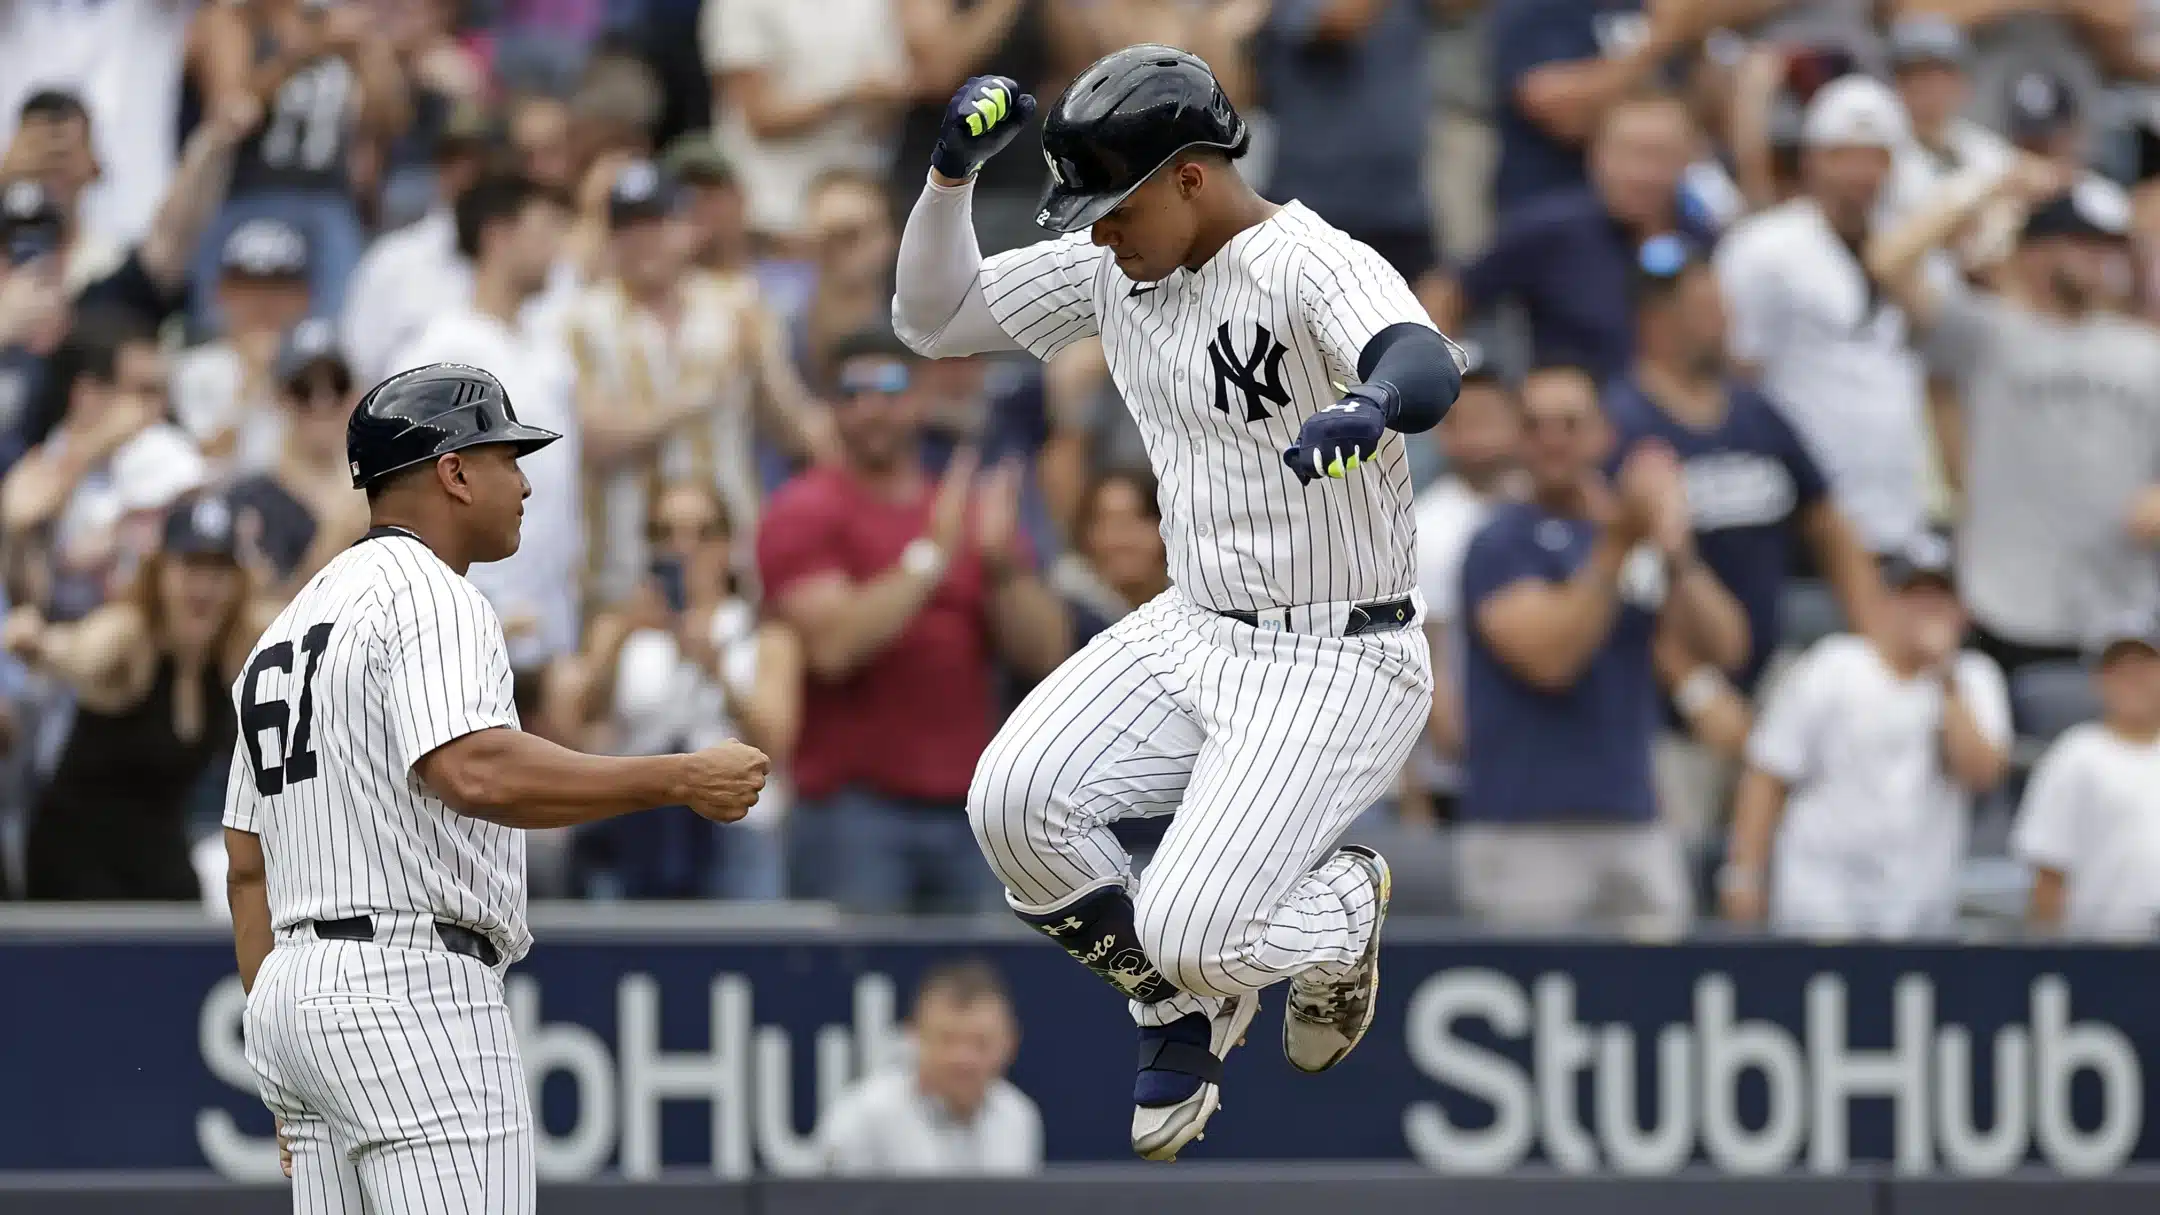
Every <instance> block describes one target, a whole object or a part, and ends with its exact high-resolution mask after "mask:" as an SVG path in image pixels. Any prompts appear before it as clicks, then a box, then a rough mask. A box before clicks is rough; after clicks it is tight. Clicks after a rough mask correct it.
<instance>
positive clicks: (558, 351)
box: [394, 305, 585, 670]
mask: <svg viewBox="0 0 2160 1215" xmlns="http://www.w3.org/2000/svg"><path fill="white" fill-rule="evenodd" d="M394 362H395V364H396V366H395V368H394V370H405V369H407V368H412V367H421V366H425V365H427V364H429V363H466V364H470V365H471V366H474V367H478V368H480V369H481V370H483V371H487V372H492V373H493V374H494V376H495V378H496V379H498V380H501V381H502V384H503V388H504V390H505V391H507V392H508V393H509V394H510V407H511V408H512V409H514V410H516V411H517V415H518V420H519V421H521V422H524V423H527V424H528V425H532V426H541V427H545V428H547V429H549V430H552V431H556V432H558V433H560V434H561V435H562V436H563V437H562V438H561V439H560V440H558V441H556V442H554V443H551V444H549V445H548V446H546V447H543V448H541V449H540V450H539V451H536V452H534V453H533V454H531V455H529V456H526V457H524V458H523V459H521V460H519V461H518V467H520V468H522V469H524V470H525V479H526V480H527V481H530V482H531V483H532V497H530V498H527V499H526V500H525V524H524V528H523V530H522V532H521V538H520V540H519V542H518V551H517V552H516V553H514V554H512V555H511V557H510V559H509V560H507V561H497V562H493V563H491V564H488V565H476V566H474V567H472V569H471V570H469V571H468V572H467V573H466V577H467V578H469V579H471V581H472V584H473V585H474V586H477V587H479V588H480V592H481V593H482V594H484V595H486V596H487V597H488V601H489V602H490V603H492V604H494V605H495V611H496V614H498V615H500V616H501V617H502V621H503V632H504V635H505V636H506V637H507V638H508V640H509V646H510V661H511V665H512V666H514V667H516V668H518V669H520V670H525V669H529V668H532V667H534V666H538V665H540V664H541V663H543V662H545V661H546V660H547V659H550V658H555V657H558V656H560V655H564V654H568V653H571V652H572V651H574V650H576V649H577V647H578V644H579V642H580V640H581V638H580V637H579V635H578V571H579V569H580V568H581V567H582V563H583V561H584V556H585V527H584V512H583V510H582V509H581V502H580V496H581V495H580V493H579V486H578V467H579V464H578V425H577V406H576V402H575V401H574V400H573V399H572V395H571V394H572V390H573V387H574V383H575V381H574V377H573V375H572V373H571V370H570V357H569V355H567V354H566V353H564V351H563V346H562V342H561V341H560V340H559V339H557V338H555V337H554V336H553V335H549V334H539V333H535V332H534V331H533V326H532V325H531V324H530V323H523V324H520V325H519V326H517V327H515V328H513V327H511V326H509V325H506V324H504V323H503V322H502V321H501V320H499V319H497V318H495V317H492V316H488V315H486V314H484V313H481V312H477V311H475V310H473V309H472V308H471V307H469V306H464V305H460V306H458V307H455V308H453V309H451V310H450V311H447V312H444V313H443V314H441V315H440V316H437V317H436V318H435V319H434V320H433V321H431V322H429V324H428V327H427V329H426V330H425V331H423V332H422V333H421V335H420V340H419V341H418V342H416V343H414V345H413V346H412V348H411V349H409V350H407V351H406V352H405V354H404V355H403V356H402V357H401V358H399V359H396V360H394Z"/></svg>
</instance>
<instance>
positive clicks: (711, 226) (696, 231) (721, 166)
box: [660, 131, 757, 275]
mask: <svg viewBox="0 0 2160 1215" xmlns="http://www.w3.org/2000/svg"><path fill="white" fill-rule="evenodd" d="M660 168H661V170H662V171H663V172H665V173H666V174H667V175H668V176H669V177H672V178H674V179H675V182H676V184H677V185H679V186H680V187H681V188H682V192H683V195H684V199H683V214H684V215H685V216H686V217H687V218H688V219H689V221H690V230H691V234H692V244H691V248H692V250H693V252H692V254H691V261H692V262H694V263H695V264H696V265H697V267H698V268H699V269H701V270H705V271H707V272H709V273H712V274H721V275H729V274H749V273H751V272H752V271H754V270H755V268H756V263H757V257H756V251H755V250H754V249H753V248H752V245H751V241H750V224H749V221H748V219H747V218H746V217H745V215H744V213H743V190H742V182H741V180H740V179H738V178H737V177H736V176H735V166H734V165H731V164H729V163H728V159H727V157H725V156H723V155H721V154H720V148H719V146H718V145H717V144H715V143H713V137H712V132H710V131H692V132H690V133H689V134H688V135H684V136H682V137H681V138H679V139H677V140H675V142H673V143H671V144H669V145H668V146H667V148H666V150H664V151H663V152H662V153H661V156H660Z"/></svg>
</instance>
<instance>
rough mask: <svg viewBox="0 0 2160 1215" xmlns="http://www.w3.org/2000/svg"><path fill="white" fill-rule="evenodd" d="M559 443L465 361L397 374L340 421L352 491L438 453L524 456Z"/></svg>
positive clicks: (499, 383) (489, 378)
mask: <svg viewBox="0 0 2160 1215" xmlns="http://www.w3.org/2000/svg"><path fill="white" fill-rule="evenodd" d="M560 438H562V436H561V435H559V434H556V433H555V432H554V431H552V430H542V429H541V428H540V427H538V426H527V425H526V424H525V423H523V422H520V421H518V417H517V411H516V410H515V409H512V408H511V407H510V394H509V393H507V392H505V391H503V386H502V381H500V380H498V379H496V378H495V377H494V376H492V375H489V374H488V373H487V372H485V371H482V370H480V369H479V368H478V367H467V366H466V365H465V364H463V363H435V364H431V365H429V366H426V367H416V368H414V369H413V370H411V371H401V372H399V373H398V374H396V375H394V376H391V377H390V378H389V379H387V380H384V381H383V382H382V383H380V384H377V385H376V386H375V387H373V388H371V389H369V390H368V394H367V395H366V396H364V397H362V398H360V404H359V406H358V407H357V408H355V409H354V410H353V414H352V420H351V421H349V422H347V423H346V424H345V461H346V463H347V465H349V466H350V468H351V470H352V483H353V488H354V489H365V488H366V487H367V486H368V485H369V483H371V482H374V481H380V480H381V479H383V478H384V477H387V476H389V475H390V474H391V473H394V472H397V471H398V470H399V469H404V468H411V467H412V466H413V465H415V464H424V463H426V462H427V461H429V460H432V459H434V458H435V457H437V456H442V455H448V454H449V453H451V452H453V451H462V450H464V449H465V448H468V447H478V446H480V445H481V444H483V443H509V444H511V445H513V446H515V447H516V448H517V453H518V454H519V455H521V456H523V455H528V454H530V453H532V452H536V451H538V450H540V449H541V448H543V447H546V446H547V445H548V444H550V443H553V442H554V441H555V440H557V439H560Z"/></svg>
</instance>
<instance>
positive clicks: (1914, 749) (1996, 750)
mask: <svg viewBox="0 0 2160 1215" xmlns="http://www.w3.org/2000/svg"><path fill="white" fill-rule="evenodd" d="M1883 581H1884V583H1885V584H1886V585H1888V586H1889V587H1890V589H1891V591H1892V592H1893V593H1892V594H1891V596H1890V598H1889V600H1888V604H1887V608H1886V610H1885V611H1884V612H1883V613H1882V617H1881V626H1880V627H1879V628H1878V630H1877V631H1876V632H1874V633H1873V634H1868V635H1858V634H1846V633H1841V634H1837V635H1834V636H1830V637H1825V638H1824V639H1822V640H1821V641H1818V642H1816V643H1815V645H1813V646H1812V647H1810V648H1809V650H1808V651H1807V653H1806V654H1805V655H1803V656H1802V657H1801V658H1800V660H1799V661H1798V662H1797V663H1795V664H1794V666H1793V668H1792V670H1791V671H1789V672H1787V673H1786V675H1785V676H1784V677H1783V678H1782V679H1780V680H1779V681H1778V684H1777V686H1776V687H1775V688H1773V689H1771V691H1770V694H1769V697H1768V699H1767V701H1766V703H1765V704H1764V706H1763V712H1762V718H1761V720H1760V721H1759V722H1757V723H1756V726H1755V731H1754V734H1753V736H1752V737H1750V738H1749V740H1748V764H1747V770H1746V771H1745V772H1744V773H1743V774H1742V775H1741V777H1740V789H1739V792H1738V794H1737V795H1736V797H1735V801H1734V807H1733V825H1732V842H1731V846H1730V850H1729V853H1728V859H1727V861H1726V864H1725V869H1724V871H1723V872H1722V873H1721V874H1720V875H1719V879H1718V888H1719V897H1720V900H1721V901H1722V902H1723V904H1724V909H1725V914H1726V916H1727V917H1729V918H1731V919H1734V920H1739V921H1742V922H1755V921H1760V920H1762V919H1763V918H1764V917H1765V915H1766V914H1767V916H1768V920H1769V924H1770V927H1771V928H1772V929H1774V930H1776V931H1778V932H1781V933H1788V934H1793V935H1804V936H1831V937H1846V936H1869V937H1909V936H1916V935H1924V934H1931V933H1940V932H1944V931H1947V930H1948V929H1949V928H1950V927H1951V926H1952V924H1953V922H1954V921H1955V918H1956V913H1957V893H1958V874H1959V869H1960V866H1961V865H1962V864H1963V862H1964V859H1965V838H1966V823H1967V820H1968V819H1969V817H1970V815H1971V812H1972V799H1973V797H1974V796H1976V795H1978V794H1984V793H1986V792H1988V791H1989V790H1991V789H1993V788H1994V787H1995V786H1996V784H1997V783H1999V782H2000V781H2001V780H2002V778H2003V774H2004V772H2005V771H2006V770H2007V768H2008V765H2009V755H2010V701H2009V694H2008V692H2007V691H2006V690H2005V688H2004V685H2003V676H2002V671H2001V670H2000V669H1998V668H1997V667H1996V666H1995V664H1994V663H1993V662H1992V661H1990V660H1989V659H1988V657H1987V656H1986V655H1984V654H1980V653H1977V652H1974V651H1970V650H1967V651H1964V652H1962V653H1961V652H1960V651H1959V649H1958V645H1959V640H1960V638H1962V637H1963V636H1964V632H1965V612H1964V609H1963V608H1961V607H1959V606H1958V601H1957V596H1956V593H1955V592H1954V590H1953V589H1952V588H1953V585H1954V578H1953V576H1952V573H1951V565H1950V550H1949V545H1948V544H1947V543H1946V542H1944V541H1943V540H1942V539H1941V538H1940V537H1938V536H1935V535H1932V534H1925V533H1924V534H1923V535H1922V536H1921V537H1920V538H1919V539H1918V540H1916V541H1915V542H1914V543H1913V544H1912V546H1911V548H1910V551H1909V552H1908V553H1907V554H1906V555H1904V556H1894V557H1890V558H1888V559H1886V560H1885V561H1884V563H1883ZM1773 841H1774V842H1773ZM1766 881H1767V883H1768V889H1767V891H1766V890H1765V889H1764V885H1765V882H1766Z"/></svg>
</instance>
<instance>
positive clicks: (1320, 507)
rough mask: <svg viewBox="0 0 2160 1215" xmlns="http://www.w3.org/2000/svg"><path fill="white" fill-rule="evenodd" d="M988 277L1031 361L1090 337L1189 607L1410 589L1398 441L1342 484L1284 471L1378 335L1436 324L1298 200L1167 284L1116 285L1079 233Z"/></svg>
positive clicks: (990, 269) (1406, 495)
mask: <svg viewBox="0 0 2160 1215" xmlns="http://www.w3.org/2000/svg"><path fill="white" fill-rule="evenodd" d="M981 282H982V289H983V298H984V299H985V300H986V301H987V302H988V303H989V305H990V311H991V313H992V314H993V315H995V316H996V317H997V319H998V323H999V324H1000V325H1002V326H1003V327H1004V329H1005V332H1006V334H1007V335H1008V336H1010V337H1011V338H1012V339H1013V341H1015V342H1017V343H1018V344H1019V345H1021V346H1023V347H1025V348H1026V349H1027V350H1028V351H1029V352H1030V353H1032V354H1034V355H1035V356H1036V357H1038V358H1043V359H1047V358H1049V357H1051V356H1052V355H1054V354H1056V353H1057V352H1058V351H1060V350H1063V349H1064V348H1065V347H1067V346H1069V345H1071V344H1072V343H1073V342H1076V341H1078V340H1080V339H1081V338H1085V337H1089V336H1091V335H1097V334H1099V335H1100V336H1101V338H1102V344H1103V354H1104V356H1105V357H1106V358H1107V359H1108V361H1109V365H1110V376H1111V378H1112V380H1114V381H1115V382H1116V384H1117V387H1118V391H1119V393H1120V394H1121V395H1122V396H1123V397H1124V398H1125V405H1126V408H1128V409H1130V410H1131V411H1132V414H1133V417H1134V419H1135V420H1136V421H1137V422H1138V423H1139V427H1140V435H1141V438H1142V439H1143V441H1145V443H1146V444H1147V451H1148V461H1149V463H1150V464H1152V465H1153V466H1154V471H1155V477H1156V480H1157V481H1159V482H1160V483H1161V487H1162V492H1161V506H1162V516H1163V518H1162V533H1163V542H1164V545H1165V547H1166V548H1167V549H1168V550H1169V558H1170V578H1171V581H1173V582H1175V583H1176V584H1177V585H1178V586H1179V587H1181V588H1183V590H1184V591H1185V594H1186V595H1187V596H1188V597H1189V598H1190V599H1191V600H1192V601H1193V602H1194V603H1196V604H1198V605H1200V606H1201V607H1204V608H1207V609H1209V610H1212V611H1230V610H1236V609H1257V608H1268V607H1291V606H1296V605H1300V604H1310V603H1334V602H1342V601H1361V600H1371V599H1380V598H1385V597H1388V596H1393V595H1401V594H1407V593H1409V591H1410V590H1411V588H1412V587H1413V586H1414V585H1415V584H1416V581H1417V562H1416V559H1415V556H1414V548H1415V530H1414V528H1415V525H1414V524H1413V522H1412V517H1411V510H1410V498H1411V490H1410V469H1409V462H1408V459H1407V457H1406V455H1405V453H1404V450H1403V442H1402V436H1401V435H1399V434H1396V433H1395V432H1394V431H1389V432H1387V435H1386V437H1385V438H1384V439H1383V440H1382V442H1381V445H1380V452H1379V455H1378V456H1377V457H1376V458H1375V459H1374V460H1373V462H1372V463H1371V464H1369V465H1367V466H1366V467H1364V468H1362V469H1360V470H1359V471H1357V472H1356V473H1355V474H1353V475H1351V476H1349V477H1347V478H1344V479H1342V480H1327V479H1322V480H1321V481H1318V482H1316V483H1314V484H1312V485H1300V484H1299V483H1298V479H1297V477H1296V475H1295V474H1293V473H1292V472H1291V471H1290V469H1289V468H1288V467H1286V466H1285V465H1284V464H1283V459H1282V453H1283V449H1284V448H1286V447H1288V446H1290V445H1291V444H1292V443H1293V442H1295V441H1296V439H1297V433H1298V426H1299V424H1300V423H1302V422H1303V421H1304V420H1305V419H1306V418H1307V417H1309V416H1311V415H1312V414H1313V413H1315V412H1318V411H1319V410H1321V409H1324V408H1326V407H1327V406H1328V405H1331V404H1333V403H1334V402H1335V401H1336V400H1337V399H1338V397H1339V396H1340V394H1339V393H1337V392H1336V390H1335V388H1334V385H1335V384H1337V383H1341V384H1353V383H1356V382H1357V380H1358V374H1357V361H1358V354H1359V352H1361V351H1362V350H1363V349H1364V348H1365V343H1366V342H1367V341H1369V340H1370V339H1371V338H1372V336H1373V335H1374V334H1376V333H1378V332H1380V331H1381V330H1382V329H1385V328H1387V327H1388V326H1390V325H1394V324H1399V323H1402V322H1412V323H1415V324H1419V325H1424V326H1426V327H1428V328H1430V327H1431V326H1432V321H1431V319H1430V318H1429V317H1427V315H1426V313H1425V309H1424V308H1423V307H1422V306H1421V305H1420V304H1419V303H1418V300H1417V297H1416V296H1415V295H1413V294H1411V292H1410V288H1409V287H1408V285H1406V284H1405V283H1404V282H1403V280H1402V276H1401V275H1399V274H1397V273H1396V272H1395V270H1394V268H1393V267H1391V266H1389V265H1388V264H1387V263H1386V262H1385V261H1383V260H1381V258H1380V255H1379V254H1377V253H1375V252H1373V251H1372V250H1371V249H1370V248H1368V247H1366V246H1365V245H1363V244H1360V243H1358V242H1357V241H1354V240H1352V239H1351V238H1350V237H1349V236H1347V235H1346V234H1344V233H1343V232H1342V231H1341V230H1339V229H1337V228H1334V227H1331V226H1330V225H1328V224H1327V223H1326V222H1325V221H1323V220H1322V219H1321V218H1320V217H1319V216H1317V215H1314V214H1313V213H1312V212H1311V211H1309V210H1307V209H1306V208H1305V207H1304V206H1302V205H1300V204H1298V203H1294V202H1293V203H1290V204H1289V205H1287V206H1285V207H1283V208H1282V209H1281V210H1279V211H1277V212H1276V213H1275V214H1274V216H1272V217H1271V218H1269V219H1268V220H1266V221H1265V222H1263V223H1260V224H1256V225H1254V226H1253V227H1251V228H1247V229H1246V230H1245V231H1243V232H1240V233H1238V234H1237V235H1236V236H1235V237H1233V238H1231V240H1230V242H1229V243H1228V244H1226V245H1224V246H1223V248H1222V250H1221V251H1220V252H1218V253H1217V254H1216V255H1215V256H1214V257H1213V258H1212V259H1210V260H1209V261H1208V263H1207V264H1206V265H1205V266H1202V267H1201V268H1200V269H1199V270H1198V271H1189V270H1182V269H1181V270H1179V271H1177V272H1175V273H1174V274H1172V275H1171V276H1170V277H1168V278H1166V279H1164V280H1162V281H1161V282H1160V283H1156V284H1146V283H1135V282H1133V281H1132V280H1130V279H1128V278H1126V277H1125V275H1124V274H1123V273H1122V272H1120V271H1119V270H1118V268H1117V261H1116V259H1115V258H1114V257H1113V256H1112V255H1111V253H1110V251H1109V250H1107V249H1098V248H1095V247H1094V246H1092V245H1091V244H1090V243H1089V238H1088V234H1087V233H1085V232H1076V233H1073V234H1072V235H1070V236H1067V237H1065V238H1063V239H1061V240H1054V241H1045V242H1042V243H1040V244H1035V245H1030V246H1028V247H1026V248H1023V249H1015V250H1013V251H1011V252H1009V253H1002V254H999V255H998V256H996V257H992V258H990V259H988V260H987V261H986V262H985V263H984V264H983V267H982V271H981Z"/></svg>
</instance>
